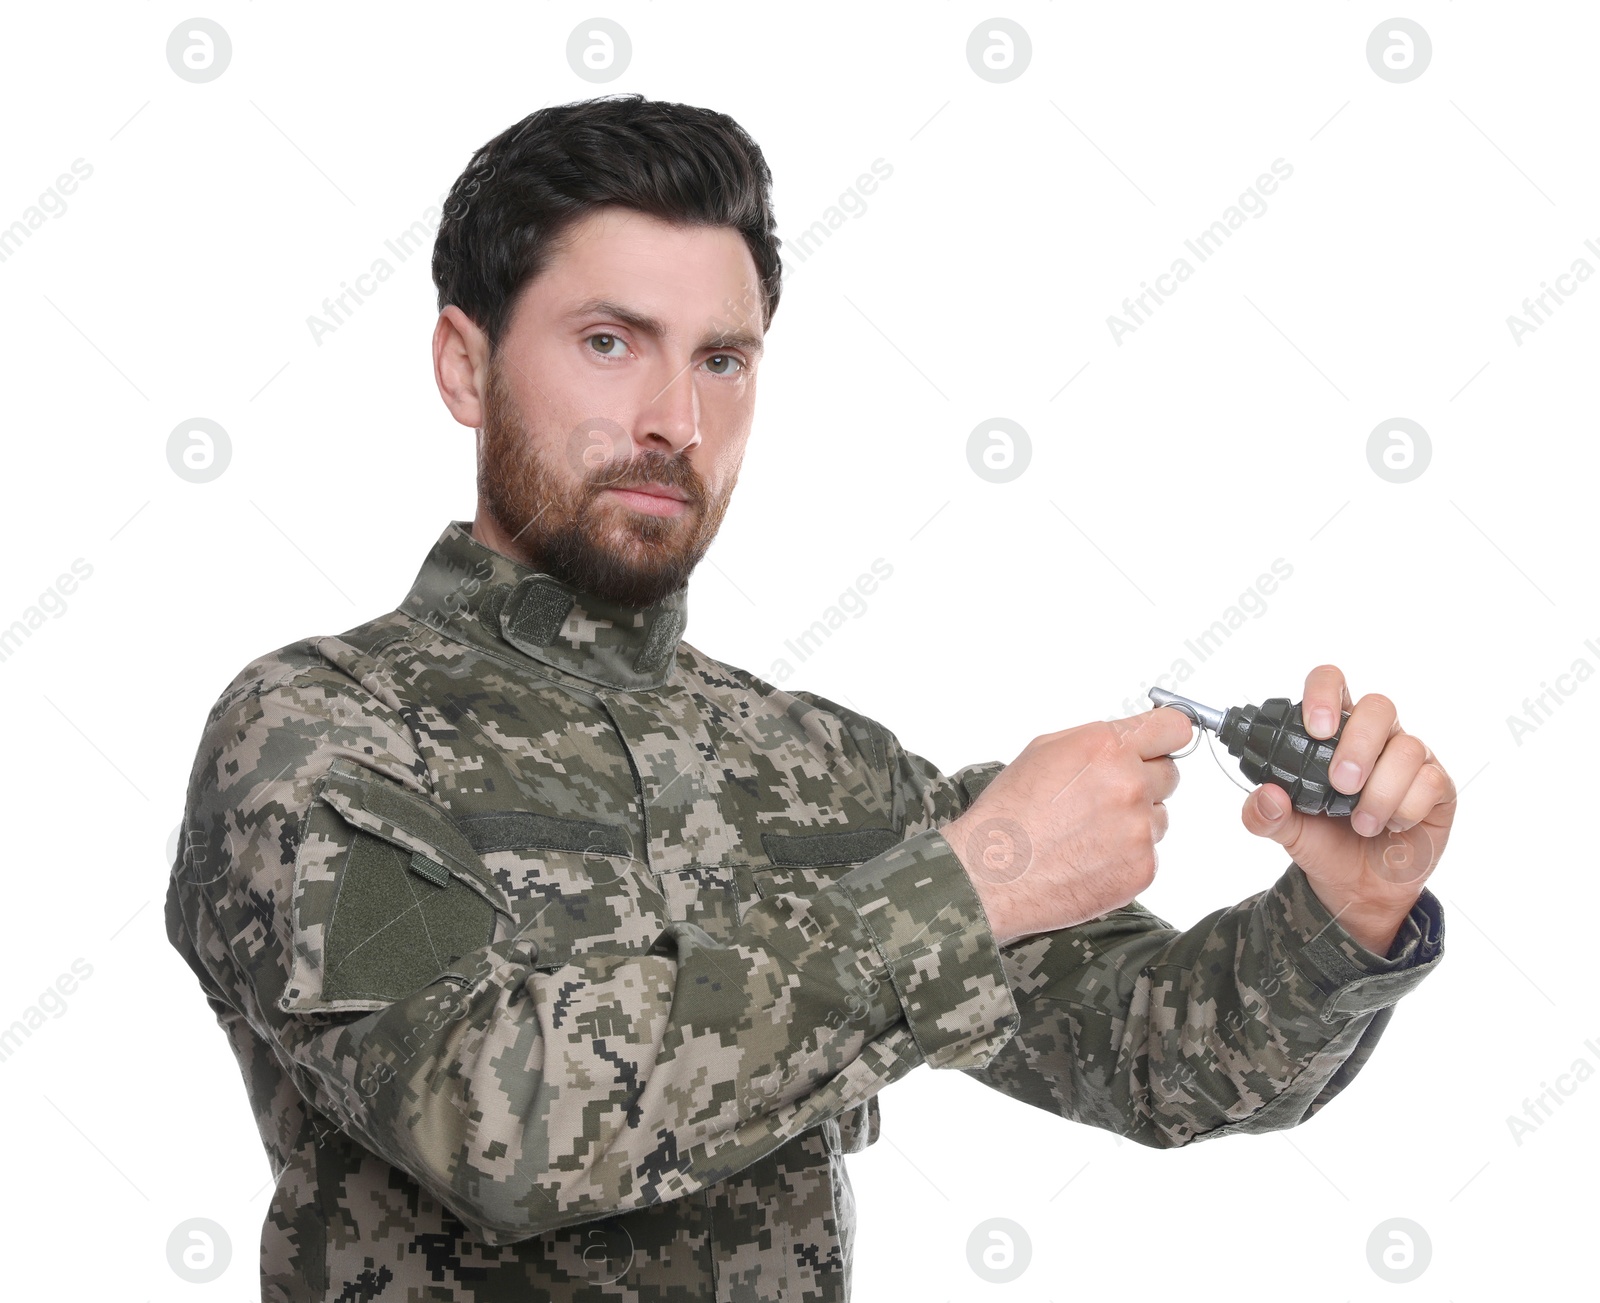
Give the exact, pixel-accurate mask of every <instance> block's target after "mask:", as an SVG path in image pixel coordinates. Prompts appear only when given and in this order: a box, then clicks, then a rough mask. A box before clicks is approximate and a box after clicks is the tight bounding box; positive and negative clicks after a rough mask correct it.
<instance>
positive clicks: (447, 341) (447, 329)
mask: <svg viewBox="0 0 1600 1303" xmlns="http://www.w3.org/2000/svg"><path fill="white" fill-rule="evenodd" d="M433 378H434V382H435V383H436V384H437V385H438V386H439V397H441V398H443V399H444V405H445V406H446V407H448V408H449V409H450V415H451V416H453V417H455V418H456V420H458V421H459V422H461V424H462V425H468V426H471V427H472V428H473V429H475V430H477V429H482V428H483V409H484V396H485V394H486V392H487V389H488V384H489V337H488V336H487V335H485V334H484V333H483V331H481V330H479V329H478V326H477V323H475V322H474V321H473V320H472V318H470V317H469V316H467V314H466V313H465V312H463V311H462V310H461V309H460V308H458V307H456V305H455V304H454V303H450V304H447V305H446V306H445V309H444V311H442V312H441V313H440V314H439V320H438V322H437V323H436V324H435V325H434V328H433Z"/></svg>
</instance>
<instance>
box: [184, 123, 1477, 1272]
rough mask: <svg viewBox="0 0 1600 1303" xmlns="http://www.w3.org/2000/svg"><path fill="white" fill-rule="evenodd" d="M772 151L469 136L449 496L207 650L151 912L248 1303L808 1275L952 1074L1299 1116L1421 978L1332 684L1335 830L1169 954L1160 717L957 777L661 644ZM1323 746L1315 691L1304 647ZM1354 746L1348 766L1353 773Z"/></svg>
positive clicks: (732, 468)
mask: <svg viewBox="0 0 1600 1303" xmlns="http://www.w3.org/2000/svg"><path fill="white" fill-rule="evenodd" d="M769 185H770V177H769V174H768V170H767V167H766V164H765V161H764V160H763V158H762V156H761V153H760V151H759V150H758V149H757V148H756V146H755V145H754V144H753V143H752V142H751V141H750V140H749V139H748V137H747V136H745V134H744V133H743V132H742V131H741V130H740V129H739V128H738V126H737V125H736V124H735V123H734V122H733V121H732V120H731V119H729V118H727V117H725V116H723V115H720V114H715V113H710V112H707V111H705V110H701V109H695V108H690V107H687V106H684V105H674V104H664V103H657V102H650V101H646V100H643V99H642V98H641V97H637V96H634V97H618V98H605V99H600V100H593V101H588V102H584V103H578V104H572V105H562V106H558V107H555V108H549V109H546V110H543V111H541V112H539V113H535V114H533V115H531V116H530V117H529V118H527V119H525V120H524V121H523V122H521V123H519V124H517V125H516V126H515V127H513V128H511V129H509V130H508V131H506V132H504V133H502V134H501V135H500V136H498V137H496V138H495V139H494V140H493V141H491V142H489V144H487V145H486V146H485V147H484V148H483V149H482V150H481V151H480V152H479V153H478V154H477V155H476V156H475V157H474V159H473V160H472V162H471V164H470V165H469V167H468V168H467V170H466V172H465V173H463V175H462V177H461V178H460V180H459V181H458V182H457V183H456V186H455V188H454V190H453V192H452V194H451V197H450V199H449V201H448V203H447V205H446V208H445V217H444V221H443V223H442V225H441V228H440V231H439V236H438V242H437V246H436V249H435V254H434V275H435V280H436V282H437V284H438V287H439V305H440V310H441V311H440V316H439V319H438V322H437V325H436V328H435V332H434V366H435V375H436V379H437V381H438V385H439V391H440V393H441V395H442V396H443V398H444V402H445V405H446V406H447V407H448V408H449V409H450V412H451V414H452V415H453V416H454V417H455V418H456V420H458V421H459V422H461V423H462V424H464V425H467V426H471V427H473V428H474V429H476V430H477V431H478V438H479V443H478V453H479V463H478V486H479V493H478V504H477V512H476V516H475V518H474V520H473V521H472V522H471V524H470V526H469V525H468V524H467V523H466V522H452V523H451V524H450V525H449V526H448V527H447V528H446V529H445V530H444V532H443V533H442V534H441V535H440V537H439V539H438V542H437V543H435V544H434V546H433V548H432V550H431V551H430V552H429V553H428V555H427V557H426V559H425V560H424V562H423V564H422V568H421V571H420V573H419V574H418V576H417V579H416V582H415V584H414V586H413V587H412V589H411V591H410V593H409V594H408V595H407V596H406V598H405V600H404V601H403V602H402V603H401V605H400V607H399V608H398V609H397V610H395V611H392V612H390V613H389V614H388V615H384V616H380V617H379V618H377V619H373V620H370V621H368V622H366V623H364V624H361V625H358V626H357V627H356V628H354V629H350V630H347V631H346V632H345V633H343V634H340V635H338V636H337V637H322V638H311V639H308V640H306V641H303V642H299V643H294V644H291V645H289V646H286V647H283V648H280V649H279V650H277V651H275V652H272V653H270V654H268V655H266V656H264V657H262V658H260V659H259V660H257V661H255V662H254V663H252V664H251V665H249V666H247V667H246V668H245V669H244V670H243V671H241V672H240V673H239V675H238V676H237V677H236V678H235V679H234V680H233V682H232V683H231V684H230V685H229V687H228V688H227V689H226V690H225V691H224V692H223V694H222V696H221V698H220V699H219V700H218V702H217V704H216V706H215V707H214V708H213V710H212V712H211V715H210V717H209V719H208V721H207V725H206V728H205V731H204V735H203V737H202V739H201V742H200V747H199V751H198V755H197V758H196V762H195V767H194V771H193V775H192V778H191V782H190V787H189V793H188V808H187V814H186V828H187V836H186V837H185V838H184V843H183V850H182V852H181V854H180V856H179V859H178V862H177V863H176V864H175V865H174V871H173V877H172V884H171V889H170V892H169V895H168V901H167V925H168V932H169V936H170V937H171V940H172V943H173V945H174V946H176V947H177V948H178V949H179V951H180V952H181V953H182V954H183V956H184V958H185V959H186V960H187V961H188V963H189V965H190V967H191V968H192V969H193V970H194V972H195V974H196V975H197V976H198V978H199V980H200V982H201V985H202V987H203V988H204V990H205V992H206V996H207V999H208V1001H209V1003H210V1006H211V1008H212V1009H213V1011H214V1012H215V1013H216V1015H217V1018H218V1021H219V1022H220V1023H221V1025H222V1027H223V1029H224V1030H225V1031H226V1033H227V1034H228V1037H229V1039H230V1041H231V1044H232V1048H233V1050H234V1053H235V1054H236V1055H237V1057H238V1059H239V1063H240V1067H241V1070H242V1072H243V1074H244V1079H245V1085H246V1088H247V1090H248V1092H249V1095H250V1099H251V1103H252V1105H253V1107H254V1110H255V1115H256V1120H257V1124H258V1126H259V1129H260V1132H261V1138H262V1142H263V1144H264V1145H265V1147H266V1150H267V1154H268V1158H269V1160H270V1162H271V1165H272V1170H273V1173H274V1175H275V1177H276V1181H277V1186H276V1190H275V1193H274V1195H273V1197H272V1201H271V1204H270V1207H269V1209H268V1213H267V1217H266V1221H265V1225H264V1227H263V1235H262V1265H261V1272H262V1296H263V1298H267V1299H276V1300H311V1299H317V1300H322V1299H328V1300H332V1299H341V1300H353V1299H361V1300H372V1299H390V1298H393V1299H424V1298H426V1299H449V1300H484V1301H487V1300H491V1299H493V1300H508V1299H520V1298H527V1299H535V1298H578V1297H584V1298H596V1297H602V1296H604V1297H619V1298H634V1299H641V1300H643V1299H651V1300H656V1299H683V1300H689V1299H699V1298H717V1299H727V1300H732V1299H780V1298H781V1299H796V1300H799V1299H805V1300H825V1299H826V1300H834V1299H844V1298H847V1297H848V1292H849V1275H850V1262H851V1248H852V1235H853V1226H854V1214H853V1204H852V1200H851V1196H850V1185H849V1181H848V1179H847V1177H846V1174H845V1169H844V1163H843V1155H844V1154H847V1153H853V1152H858V1151H859V1150H860V1149H862V1148H864V1147H865V1146H867V1145H869V1144H871V1143H872V1142H873V1141H874V1140H875V1139H876V1137H877V1133H878V1126H879V1122H878V1106H877V1094H878V1092H879V1091H880V1090H882V1089H883V1087H884V1086H886V1085H888V1084H889V1083H890V1082H893V1081H897V1080H899V1079H900V1078H902V1077H904V1076H905V1075H906V1074H907V1073H909V1072H910V1071H912V1069H914V1068H916V1067H917V1066H918V1065H920V1064H923V1063H926V1064H928V1065H930V1066H932V1067H935V1068H954V1069H958V1070H960V1071H963V1072H966V1073H968V1074H969V1075H970V1076H972V1077H973V1078H974V1079H976V1080H978V1081H981V1082H984V1083H985V1084H987V1085H989V1086H992V1087H993V1088H995V1089H996V1090H999V1091H1002V1092H1004V1093H1006V1094H1008V1095H1011V1096H1013V1097H1014V1098H1017V1099H1021V1100H1025V1101H1026V1102H1028V1103H1030V1104H1034V1105H1036V1106H1038V1107H1039V1108H1041V1109H1045V1110H1048V1111H1049V1112H1051V1113H1053V1114H1056V1115H1058V1116H1060V1117H1064V1118H1071V1119H1074V1120H1076V1121H1080V1122H1086V1123H1089V1124H1092V1125H1095V1126H1100V1127H1105V1128H1107V1129H1110V1130H1113V1131H1116V1132H1118V1133H1119V1134H1122V1135H1124V1136H1127V1137H1129V1138H1131V1139H1133V1140H1136V1141H1138V1142H1140V1143H1142V1144H1146V1145H1153V1146H1168V1147H1170V1146H1177V1145H1182V1144H1187V1143H1190V1142H1192V1141H1195V1140H1200V1139H1207V1138H1210V1137H1213V1136H1220V1135H1230V1134H1234V1133H1243V1132H1252V1131H1254V1132H1259V1131H1267V1130H1272V1129H1276V1128H1283V1127H1290V1126H1294V1125H1296V1124H1297V1123H1299V1122H1301V1121H1303V1120H1305V1119H1306V1118H1308V1117H1309V1116H1311V1115H1312V1114H1313V1113H1315V1112H1316V1111H1317V1110H1318V1109H1319V1108H1321V1107H1322V1106H1323V1105H1324V1104H1325V1103H1326V1102H1327V1101H1328V1100H1329V1099H1330V1098H1332V1097H1333V1095H1335V1094H1336V1093H1337V1092H1338V1091H1340V1090H1341V1089H1343V1088H1344V1086H1346V1085H1347V1084H1348V1083H1349V1082H1350V1080H1351V1079H1352V1078H1353V1077H1354V1076H1355V1074H1356V1073H1357V1071H1358V1070H1359V1069H1360V1067H1361V1065H1362V1064H1363V1062H1365V1060H1366V1058H1367V1057H1368V1055H1369V1054H1370V1053H1371V1051H1372V1048H1373V1046H1374V1044H1375V1043H1376V1041H1377V1039H1378V1037H1379V1035H1380V1034H1381V1033H1382V1031H1383V1028H1384V1026H1385V1024H1386V1023H1387V1021H1388V1019H1389V1017H1390V1015H1391V1013H1392V1010H1393V1006H1394V1004H1395V1002H1396V1001H1397V1000H1398V999H1399V998H1400V996H1401V995H1402V994H1403V993H1404V992H1406V991H1408V990H1410V989H1411V988H1412V987H1413V986H1415V985H1416V984H1417V982H1418V981H1420V980H1421V979H1422V977H1423V976H1424V975H1425V974H1426V973H1427V972H1429V971H1431V970H1432V969H1433V967H1434V966H1435V965H1436V964H1437V963H1438V958H1439V955H1440V951H1441V941H1442V923H1441V915H1440V910H1439V905H1438V902H1437V901H1436V900H1435V898H1434V897H1433V895H1432V894H1431V893H1430V892H1428V891H1427V890H1426V889H1425V887H1424V879H1425V878H1426V877H1427V875H1428V874H1429V873H1430V872H1431V871H1432V869H1433V867H1434V865H1435V864H1436V862H1437V859H1438V855H1439V853H1440V852H1441V851H1442V850H1443V848H1444V843H1445V839H1446V836H1447V835H1448V831H1449V826H1450V822H1451V818H1452V816H1453V813H1454V808H1455V793H1454V789H1453V786H1452V785H1451V782H1450V779H1449V777H1448V776H1447V775H1446V773H1445V771H1444V770H1443V768H1442V767H1441V766H1440V765H1439V763H1438V762H1437V760H1435V759H1434V758H1433V756H1432V754H1431V752H1429V751H1428V749H1427V748H1426V747H1425V746H1423V744H1422V743H1421V742H1419V741H1418V740H1416V739H1415V738H1413V737H1411V736H1410V735H1408V734H1406V733H1405V732H1403V731H1401V730H1400V729H1399V727H1398V725H1397V723H1396V717H1395V711H1394V708H1393V706H1392V705H1391V704H1390V703H1389V702H1388V701H1387V699H1385V698H1382V697H1379V696H1368V697H1363V698H1362V699H1361V700H1360V701H1359V702H1355V703H1354V705H1353V709H1352V711H1351V714H1350V718H1349V720H1348V722H1347V724H1346V727H1345V729H1344V733H1343V735H1342V738H1341V741H1340V743H1339V746H1338V751H1337V753H1336V756H1335V768H1334V772H1333V781H1334V783H1335V786H1337V787H1338V788H1340V790H1343V791H1355V790H1358V789H1361V790H1362V792H1363V795H1362V798H1361V802H1360V805H1359V806H1358V808H1357V810H1356V813H1355V814H1354V816H1353V817H1351V818H1350V819H1347V820H1346V819H1327V818H1306V817H1303V816H1301V815H1298V814H1296V813H1294V812H1293V811H1291V810H1288V809H1287V807H1286V804H1285V802H1284V799H1283V794H1282V792H1281V791H1280V790H1279V789H1277V788H1275V787H1271V786H1267V787H1263V788H1260V789H1258V791H1257V792H1255V793H1254V794H1253V795H1252V797H1251V799H1250V800H1249V801H1248V802H1247V803H1246V806H1245V810H1244V822H1245V825H1246V827H1248V828H1249V829H1250V831H1252V832H1254V833H1257V834H1259V835H1261V836H1265V837H1270V838H1272V839H1273V840H1275V841H1277V842H1279V843H1280V844H1281V845H1282V846H1283V847H1284V849H1285V850H1286V851H1287V852H1288V853H1289V854H1290V855H1291V856H1292V857H1293V862H1292V863H1291V864H1290V865H1289V867H1288V868H1287V869H1286V870H1285V872H1284V873H1283V875H1282V876H1281V877H1280V878H1279V879H1278V881H1277V882H1276V883H1274V884H1273V885H1272V886H1271V887H1269V888H1267V889H1266V890H1265V891H1263V892H1261V893H1260V894H1259V895H1256V896H1253V897H1251V898H1250V899H1248V900H1245V901H1243V902H1241V903H1240V904H1238V905H1235V906H1232V907H1230V908H1226V909H1221V910H1218V911H1217V912H1216V913H1214V914H1212V915H1210V916H1209V917H1207V918H1205V919H1204V920H1202V921H1201V922H1200V923H1198V924H1196V925H1195V926H1194V927H1192V928H1190V929H1188V930H1187V931H1181V932H1180V931H1177V930H1175V929H1173V928H1171V927H1169V926H1167V925H1166V924H1165V923H1163V922H1162V921H1161V920H1160V919H1159V918H1157V917H1155V916H1154V915H1153V914H1151V913H1150V912H1149V911H1148V910H1146V909H1145V908H1144V907H1143V906H1142V905H1140V904H1139V903H1138V901H1137V900H1136V899H1135V896H1136V894H1137V893H1138V892H1139V891H1140V890H1142V889H1143V888H1145V887H1146V886H1147V885H1148V884H1149V883H1150V881H1151V879H1152V877H1153V875H1154V872H1155V864H1156V855H1155V843H1156V842H1157V841H1159V840H1160V839H1161V837H1162V835H1163V833H1164V832H1165V830H1166V820H1167V815H1166V807H1165V804H1164V798H1165V797H1167V796H1168V795H1170V793H1171V792H1172V791H1173V789H1174V787H1175V786H1176V783H1177V770H1176V766H1175V765H1174V764H1173V762H1172V760H1171V759H1170V758H1168V753H1169V752H1170V751H1172V750H1173V749H1174V748H1175V747H1177V746H1179V745H1180V744H1181V743H1182V742H1183V741H1184V739H1185V738H1187V737H1188V735H1189V724H1188V721H1187V720H1186V719H1185V718H1184V717H1183V716H1182V715H1181V714H1179V713H1178V712H1177V711H1174V710H1170V709H1167V710H1154V711H1150V712H1148V713H1146V714H1144V715H1139V716H1134V717H1132V718H1130V719H1126V720H1121V721H1117V722H1115V723H1095V724H1086V725H1083V726H1081V727H1078V728H1072V729H1067V730H1065V731H1062V732H1056V733H1048V734H1045V735H1043V736H1041V737H1039V738H1036V739H1035V740H1034V741H1033V742H1031V743H1030V744H1029V745H1028V746H1027V747H1026V748H1025V749H1024V750H1023V752H1022V754H1021V755H1020V756H1018V757H1017V758H1016V760H1014V761H1013V762H1012V763H1011V764H1009V765H1006V766H1002V765H1000V764H998V763H990V764H984V765H975V766H969V767H967V768H965V769H962V770H960V771H959V772H957V773H955V774H954V775H952V776H947V775H945V774H943V773H941V772H939V771H938V770H937V769H936V768H935V767H934V766H933V765H931V764H930V763H929V762H928V761H926V760H924V759H922V758H920V757H919V756H916V755H914V754H912V753H910V752H908V751H907V750H905V748H903V747H902V746H901V745H900V744H899V742H898V740H897V739H896V738H895V735H894V734H893V733H892V732H890V731H889V730H888V729H887V728H885V727H884V726H883V725H881V724H879V723H877V722H875V721H874V720H871V719H868V718H866V717H864V716H863V715H861V714H859V713H857V712H855V711H851V710H847V709H845V708H844V707H843V706H839V705H836V704H835V703H833V702H831V701H827V700H825V699H823V698H821V697H818V696H816V695H815V694H812V693H808V692H803V691H798V690H794V691H790V690H785V689H782V688H779V687H776V686H774V685H772V684H769V683H766V682H763V681H762V680H760V679H758V678H756V677H755V676H754V675H752V674H749V673H747V672H746V671H744V670H742V669H738V668H735V667H733V666H729V665H726V664H723V663H721V662H719V661H716V660H714V659H712V658H711V657H710V656H708V655H706V654H705V653H704V652H702V651H700V650H699V649H697V648H695V647H693V646H691V645H690V644H688V643H687V642H684V641H682V637H681V635H682V633H683V630H684V623H685V617H686V610H687V607H686V597H687V589H686V582H687V580H688V578H689V575H690V573H691V571H692V570H693V569H694V567H695V565H696V563H697V562H698V561H699V560H700V559H701V557H702V556H703V555H704V553H705V550H706V548H707V546H708V545H709V544H710V542H711V540H712V538H713V536H714V535H715V533H716V531H717V527H718V525H719V523H720V521H721V520H722V517H723V513H724V511H725V509H726V507H727V504H728V500H729V496H730V494H731V493H732V491H733V487H734V484H735V481H736V479H737V476H738V471H739V466H740V461H741V458H742V456H743V452H744V448H745V443H746V439H747V437H748V434H749V431H750V426H751V420H752V416H753V412H754V403H755V389H756V371H757V366H758V363H759V360H760V355H761V352H762V347H763V336H764V335H765V331H766V327H767V326H768V325H769V324H770V321H771V316H772V311H773V309H774V308H775V306H776V304H777V301H778V284H779V263H778V258H777V244H778V241H777V240H776V238H775V237H774V235H773V227H774V223H773V219H772V216H771V211H770V207H769V204H768V194H767V192H768V188H769ZM1305 701H1306V710H1307V714H1308V719H1309V720H1310V724H1311V728H1312V730H1313V731H1314V732H1315V733H1317V735H1318V736H1323V737H1326V736H1330V735H1331V734H1332V733H1333V731H1334V729H1335V727H1336V722H1337V720H1338V718H1339V711H1340V709H1341V708H1342V707H1344V706H1350V705H1351V702H1350V699H1349V697H1348V694H1347V692H1346V689H1345V684H1344V680H1343V676H1342V675H1341V674H1340V673H1339V672H1338V671H1337V670H1336V669H1334V668H1333V667H1331V666H1322V667H1320V668H1318V669H1317V670H1314V671H1313V672H1312V673H1311V675H1310V677H1309V678H1308V679H1307V681H1306V689H1305ZM1347 765H1348V766H1350V768H1346V767H1345V766H1347Z"/></svg>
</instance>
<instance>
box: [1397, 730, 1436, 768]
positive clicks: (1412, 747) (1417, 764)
mask: <svg viewBox="0 0 1600 1303" xmlns="http://www.w3.org/2000/svg"><path fill="white" fill-rule="evenodd" d="M1388 749H1389V750H1391V751H1393V752H1394V753H1395V754H1396V755H1397V756H1398V757H1399V758H1400V759H1401V760H1404V761H1405V762H1406V764H1408V765H1409V766H1410V767H1411V768H1413V769H1420V768H1421V766H1422V762H1423V761H1424V760H1426V759H1427V758H1428V748H1427V747H1425V746H1423V745H1422V739H1421V738H1415V737H1412V736H1411V734H1409V733H1399V734H1396V735H1395V736H1394V737H1393V738H1391V739H1390V740H1389V748H1388Z"/></svg>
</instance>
